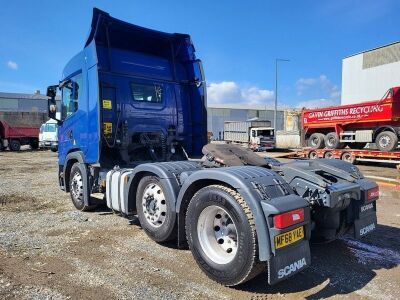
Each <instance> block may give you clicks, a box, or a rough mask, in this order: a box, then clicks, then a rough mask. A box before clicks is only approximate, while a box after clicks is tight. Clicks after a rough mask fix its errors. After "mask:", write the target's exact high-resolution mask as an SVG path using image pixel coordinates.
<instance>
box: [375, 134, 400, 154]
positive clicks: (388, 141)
mask: <svg viewBox="0 0 400 300" xmlns="http://www.w3.org/2000/svg"><path fill="white" fill-rule="evenodd" d="M398 142H399V139H398V137H397V135H396V134H395V133H393V132H391V131H382V132H381V133H379V134H378V135H377V136H376V139H375V143H376V146H377V147H378V149H379V150H381V151H392V150H394V149H396V148H397V144H398Z"/></svg>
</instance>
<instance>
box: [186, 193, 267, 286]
mask: <svg viewBox="0 0 400 300" xmlns="http://www.w3.org/2000/svg"><path fill="white" fill-rule="evenodd" d="M186 236H187V240H188V244H189V248H190V250H191V252H192V254H193V256H194V258H195V260H196V262H197V264H198V265H199V267H200V268H201V269H202V270H203V272H204V273H206V275H207V276H208V277H209V278H211V279H212V280H214V281H217V282H219V283H220V284H223V285H226V286H235V285H238V284H241V283H243V282H245V281H248V280H250V279H252V278H253V277H255V276H257V275H258V274H260V273H261V272H262V271H263V270H264V269H265V264H263V263H262V262H260V261H259V259H258V243H257V234H256V229H255V224H254V218H253V215H252V213H251V211H250V208H249V207H248V206H247V204H246V202H245V201H244V200H243V198H242V197H241V196H240V194H239V193H238V192H236V191H235V190H233V189H230V188H228V187H225V186H221V185H211V186H208V187H205V188H202V189H200V190H199V191H198V192H197V193H196V194H195V195H194V197H193V198H192V200H191V201H190V204H189V206H188V210H187V213H186Z"/></svg>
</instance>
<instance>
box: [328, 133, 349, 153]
mask: <svg viewBox="0 0 400 300" xmlns="http://www.w3.org/2000/svg"><path fill="white" fill-rule="evenodd" d="M325 146H326V148H328V149H342V148H344V146H345V144H344V143H341V142H340V139H339V136H338V135H337V133H336V132H329V133H328V134H327V135H326V136H325Z"/></svg>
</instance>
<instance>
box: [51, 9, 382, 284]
mask: <svg viewBox="0 0 400 300" xmlns="http://www.w3.org/2000/svg"><path fill="white" fill-rule="evenodd" d="M204 80H205V79H204V73H203V69H202V66H201V61H200V60H199V59H198V58H197V57H196V55H195V48H194V46H193V43H192V41H191V38H190V36H189V35H187V34H178V33H174V34H169V33H164V32H160V31H155V30H151V29H147V28H143V27H139V26H136V25H132V24H129V23H126V22H123V21H120V20H118V19H115V18H112V17H111V16H110V15H109V14H107V13H105V12H102V11H100V10H98V9H94V11H93V19H92V23H91V30H90V33H89V36H88V38H87V41H86V43H85V46H84V49H83V50H82V51H81V52H79V53H78V54H77V55H76V56H74V57H73V58H72V59H71V60H70V61H69V62H68V63H67V65H66V66H65V68H64V71H63V75H62V78H61V81H60V82H59V83H58V84H56V85H52V86H49V87H48V89H47V95H48V96H49V105H48V111H49V117H51V118H52V119H57V122H58V125H59V128H58V141H59V145H58V166H59V171H58V180H59V185H60V187H61V189H62V190H64V191H65V192H68V193H70V196H71V199H72V203H73V204H74V206H75V207H76V208H77V209H79V210H90V209H92V208H93V207H95V206H96V205H97V204H98V200H96V197H97V196H99V195H100V198H102V199H103V200H102V201H104V202H105V203H106V204H107V206H108V207H109V208H110V209H112V210H113V211H114V212H116V213H118V214H120V215H121V216H131V215H137V217H138V219H139V221H140V225H141V227H142V228H143V230H144V232H145V233H146V234H147V235H148V236H149V237H150V238H151V239H153V240H154V241H156V242H159V243H162V242H165V241H168V240H174V241H176V242H177V245H178V246H179V247H186V246H188V247H189V248H190V250H191V252H192V254H193V256H194V258H195V260H196V262H197V264H198V265H199V267H200V268H201V269H202V270H203V271H204V272H205V274H207V276H209V277H210V278H211V279H213V280H215V281H217V282H219V283H221V284H224V285H227V286H234V285H238V284H241V283H243V282H245V281H247V280H250V279H251V278H253V277H255V276H256V275H258V274H260V273H262V272H263V271H267V272H266V275H265V276H266V278H267V279H266V280H267V281H268V283H269V284H275V283H277V282H279V281H282V280H285V279H287V278H288V277H290V276H292V275H294V274H296V273H298V272H301V271H303V270H305V269H306V268H307V267H308V266H310V264H311V254H310V246H309V244H310V238H311V236H312V235H313V236H315V237H319V238H323V239H325V240H333V239H336V238H337V237H339V236H341V235H343V234H345V233H349V234H351V235H353V236H354V237H355V238H359V237H362V236H364V235H366V234H368V233H370V232H371V231H373V230H374V229H375V227H376V200H377V199H378V197H379V189H378V186H377V185H376V184H375V183H374V182H372V181H369V180H367V179H365V178H364V177H363V175H362V174H361V173H360V172H359V170H358V169H357V168H356V167H355V166H352V165H351V164H348V163H346V162H343V161H333V160H312V161H309V160H305V161H300V162H294V163H292V164H286V165H281V164H279V163H278V162H276V161H274V160H272V159H270V160H265V159H262V158H261V157H259V156H257V155H256V154H255V153H253V152H252V151H250V150H247V149H244V148H242V147H239V146H236V145H215V144H209V145H207V122H206V120H207V116H206V84H205V81H204ZM58 90H61V94H62V108H61V117H60V118H59V119H58V118H56V111H57V106H56V103H55V97H56V93H57V91H58ZM94 196H96V197H94ZM97 198H98V197H97Z"/></svg>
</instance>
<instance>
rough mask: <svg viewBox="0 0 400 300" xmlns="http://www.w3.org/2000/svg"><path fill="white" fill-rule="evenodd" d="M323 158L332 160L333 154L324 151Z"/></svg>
mask: <svg viewBox="0 0 400 300" xmlns="http://www.w3.org/2000/svg"><path fill="white" fill-rule="evenodd" d="M324 158H328V159H333V158H334V157H333V153H332V152H331V151H326V152H325V154H324Z"/></svg>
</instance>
